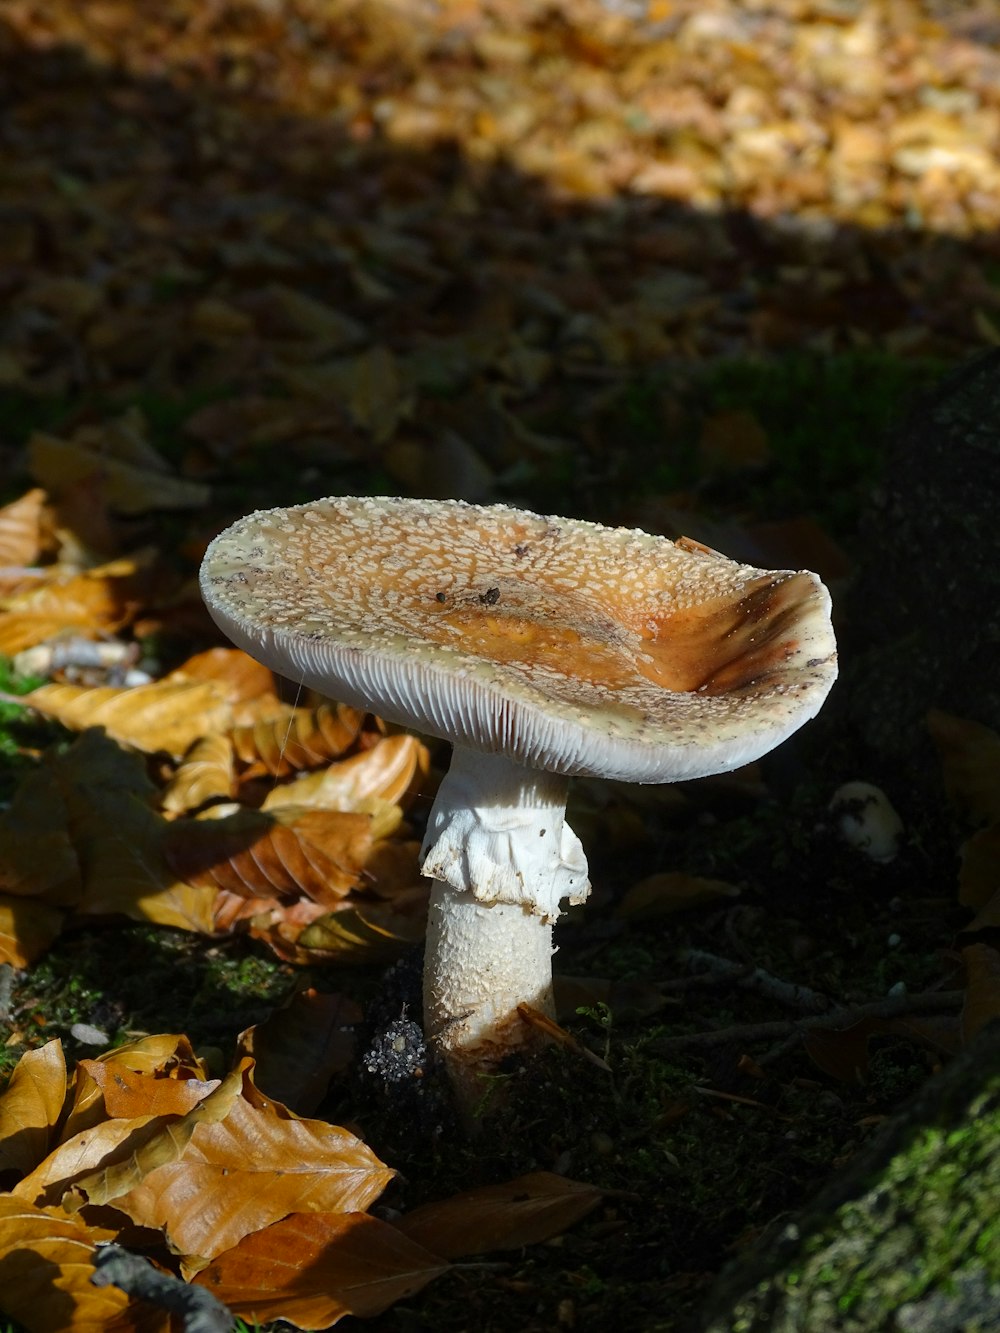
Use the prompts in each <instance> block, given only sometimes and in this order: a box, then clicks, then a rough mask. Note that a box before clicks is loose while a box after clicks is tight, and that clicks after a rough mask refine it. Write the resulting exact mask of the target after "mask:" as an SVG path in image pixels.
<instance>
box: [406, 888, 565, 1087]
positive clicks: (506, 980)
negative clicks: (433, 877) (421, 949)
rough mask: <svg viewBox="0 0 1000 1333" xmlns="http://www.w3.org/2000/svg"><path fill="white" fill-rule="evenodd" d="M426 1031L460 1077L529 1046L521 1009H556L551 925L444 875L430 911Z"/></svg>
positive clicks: (527, 912)
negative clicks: (461, 1071) (482, 898)
mask: <svg viewBox="0 0 1000 1333" xmlns="http://www.w3.org/2000/svg"><path fill="white" fill-rule="evenodd" d="M426 957H427V964H426V965H425V970H424V1026H425V1029H426V1035H427V1037H428V1038H429V1040H430V1041H431V1042H432V1043H433V1044H434V1047H435V1049H436V1050H437V1051H438V1053H439V1054H440V1055H442V1056H443V1057H444V1059H445V1062H446V1064H447V1065H448V1067H449V1069H450V1070H451V1072H452V1075H453V1076H455V1074H456V1067H457V1066H459V1065H468V1064H470V1063H472V1064H474V1065H475V1066H476V1067H477V1068H481V1069H483V1070H487V1069H489V1068H490V1067H492V1066H495V1065H496V1064H498V1063H499V1062H500V1061H501V1060H502V1059H503V1058H504V1056H506V1055H508V1054H510V1052H511V1051H512V1050H515V1049H516V1048H517V1047H518V1046H521V1045H523V1044H524V1042H525V1040H526V1039H527V1038H528V1036H529V1035H530V1029H528V1028H527V1026H526V1025H525V1024H524V1022H523V1020H522V1019H521V1018H520V1016H519V1015H518V1012H517V1006H518V1005H519V1004H530V1005H531V1006H532V1008H534V1009H539V1010H541V1012H542V1013H544V1014H547V1015H548V1016H549V1017H551V1016H552V1014H553V1007H552V925H551V923H550V922H547V921H544V920H543V919H542V918H541V917H540V916H536V915H535V914H534V913H533V912H529V911H527V910H526V909H525V908H523V907H518V906H514V905H511V904H510V903H492V904H489V905H487V904H485V903H481V902H479V901H478V900H477V899H476V898H475V897H474V896H473V895H472V894H471V893H459V892H457V891H456V890H455V889H453V888H452V887H451V885H450V884H443V883H442V882H441V881H440V880H438V881H437V882H436V883H435V884H434V887H433V889H432V891H431V901H430V906H429V908H428V913H427V955H426Z"/></svg>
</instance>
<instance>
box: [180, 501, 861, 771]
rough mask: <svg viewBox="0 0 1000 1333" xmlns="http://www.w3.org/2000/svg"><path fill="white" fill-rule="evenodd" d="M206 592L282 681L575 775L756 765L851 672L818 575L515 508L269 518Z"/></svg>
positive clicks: (439, 506)
mask: <svg viewBox="0 0 1000 1333" xmlns="http://www.w3.org/2000/svg"><path fill="white" fill-rule="evenodd" d="M201 587H202V594H203V596H204V598H205V602H206V604H207V606H208V609H209V611H210V613H211V614H212V616H213V617H214V619H215V621H216V622H217V624H218V625H219V626H220V628H221V629H223V630H224V631H225V633H226V634H227V635H228V636H229V637H230V638H231V639H232V640H233V642H235V643H237V644H238V645H239V646H240V647H242V648H245V649H246V651H247V652H248V653H250V654H251V655H252V656H254V657H256V658H258V659H259V660H260V661H262V662H264V663H266V664H267V665H268V666H270V667H272V668H273V669H274V670H276V671H278V672H280V673H281V674H282V675H285V676H288V677H289V678H291V679H292V680H294V681H296V682H299V683H302V684H305V685H310V686H312V687H313V688H315V689H318V690H320V691H322V692H323V693H325V694H328V695H332V696H334V697H335V698H338V699H340V700H342V701H343V702H345V703H348V704H353V705H355V706H358V707H364V708H370V709H372V710H373V711H375V712H377V713H379V714H380V715H381V716H382V717H384V718H386V719H388V720H389V721H393V722H398V723H401V724H402V725H404V726H408V727H414V728H416V729H417V730H420V731H424V732H427V733H429V734H431V735H435V736H440V737H443V738H445V739H447V740H450V741H453V742H455V743H456V744H458V745H464V746H467V747H469V748H471V749H474V750H480V751H487V752H502V753H505V754H507V755H509V756H510V757H511V758H513V759H515V760H516V761H517V762H519V763H522V764H524V765H526V766H529V767H534V768H541V769H547V770H549V771H552V772H557V773H566V774H592V775H596V776H601V777H610V778H619V779H624V780H626V781H632V782H674V781H677V780H679V779H683V778H695V777H703V776H705V775H706V774H709V773H718V772H722V771H725V770H727V769H731V768H736V767H738V766H739V765H741V764H745V763H748V762H750V761H751V760H753V759H757V758H759V757H760V756H761V755H762V754H765V753H767V751H769V750H770V749H772V748H773V747H774V746H776V745H778V744H780V742H781V741H783V740H784V739H785V738H786V737H787V736H788V735H789V734H790V733H791V732H793V731H795V730H796V728H798V727H799V726H801V725H802V723H803V722H805V721H807V720H808V719H809V718H811V717H812V716H814V714H815V713H816V712H817V711H818V710H819V708H820V705H821V704H822V702H823V700H824V699H825V698H826V695H827V693H828V692H829V690H830V687H831V686H832V684H833V682H834V680H835V678H836V674H837V667H836V660H837V659H836V644H835V641H834V636H833V630H832V627H831V624H830V597H829V594H828V593H827V590H826V588H825V587H824V586H823V584H822V583H820V581H819V579H818V578H817V577H816V575H815V574H810V573H808V572H799V573H794V572H791V571H787V570H782V571H778V572H774V571H770V572H769V571H765V570H760V569H754V568H752V567H751V566H749V565H743V564H737V563H736V562H735V561H732V560H728V559H726V557H725V556H721V555H719V554H718V553H717V552H715V551H711V550H709V549H708V548H707V547H704V546H701V545H699V544H698V543H695V542H691V541H688V540H687V539H685V538H681V539H680V541H678V542H673V541H670V540H669V539H668V538H665V537H655V536H651V535H649V534H648V533H645V532H640V531H637V530H631V529H624V528H607V527H603V526H601V525H600V524H597V523H587V522H582V521H579V520H574V519H563V518H544V517H540V516H539V515H537V514H532V513H528V512H527V511H525V510H520V509H512V508H508V507H507V506H506V505H489V506H480V505H471V504H466V503H464V502H463V501H459V500H410V499H389V498H384V497H376V498H355V497H343V498H332V499H326V500H317V501H314V502H312V503H310V504H305V505H296V506H294V507H292V508H289V509H271V510H264V511H262V512H259V513H256V514H250V515H249V516H248V517H246V518H243V519H240V520H239V522H237V523H234V524H233V526H232V527H230V528H228V529H227V530H226V531H225V532H223V533H222V534H221V535H220V536H218V537H217V538H216V539H215V540H214V541H213V542H212V544H211V545H210V546H209V548H208V551H207V553H206V555H205V560H204V563H203V565H202V570H201Z"/></svg>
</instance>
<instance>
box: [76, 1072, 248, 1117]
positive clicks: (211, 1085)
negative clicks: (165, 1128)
mask: <svg viewBox="0 0 1000 1333" xmlns="http://www.w3.org/2000/svg"><path fill="white" fill-rule="evenodd" d="M79 1067H80V1068H81V1069H83V1070H84V1071H85V1072H86V1073H87V1074H89V1075H90V1077H91V1078H92V1079H93V1080H94V1082H95V1083H96V1085H97V1087H98V1088H99V1089H100V1091H101V1093H102V1094H103V1097H104V1107H105V1110H106V1111H107V1113H108V1115H109V1117H110V1118H111V1119H112V1120H132V1119H136V1118H137V1117H139V1116H144V1115H151V1116H165V1115H177V1116H181V1115H187V1113H188V1111H193V1110H194V1108H195V1107H196V1106H197V1105H198V1104H199V1102H203V1101H204V1100H205V1098H206V1097H207V1096H208V1094H209V1093H210V1092H214V1091H215V1089H216V1088H217V1087H219V1085H220V1082H221V1080H220V1079H217V1078H214V1079H207V1080H204V1081H202V1080H201V1079H190V1078H189V1079H179V1078H157V1077H156V1075H155V1074H141V1073H136V1072H135V1071H133V1070H131V1069H127V1068H125V1066H124V1065H122V1064H121V1063H120V1062H117V1061H116V1062H114V1063H111V1062H110V1061H109V1062H102V1061H100V1060H81V1061H80V1062H79Z"/></svg>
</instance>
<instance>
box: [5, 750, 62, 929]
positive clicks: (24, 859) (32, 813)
mask: <svg viewBox="0 0 1000 1333" xmlns="http://www.w3.org/2000/svg"><path fill="white" fill-rule="evenodd" d="M68 823H69V815H68V811H67V807H66V801H65V799H64V797H63V793H62V790H61V789H60V786H59V782H58V780H57V778H56V776H55V774H54V772H53V771H52V768H51V766H50V765H48V764H46V763H43V764H40V765H39V766H38V767H37V768H35V769H32V770H31V771H30V772H29V773H27V774H26V776H25V777H24V778H22V780H21V782H20V783H19V785H18V787H17V790H16V791H15V792H14V796H13V799H12V801H11V803H10V806H9V807H8V809H6V810H5V811H4V812H3V814H0V891H2V892H4V893H12V894H17V895H20V894H23V895H26V896H27V895H30V896H32V897H39V898H44V900H45V902H46V903H48V904H50V905H52V906H56V907H66V906H71V905H73V904H74V903H76V902H78V901H79V898H80V891H81V887H82V881H81V877H80V863H79V859H78V857H77V854H76V848H75V847H74V845H73V840H72V838H71V837H70V833H69V827H68Z"/></svg>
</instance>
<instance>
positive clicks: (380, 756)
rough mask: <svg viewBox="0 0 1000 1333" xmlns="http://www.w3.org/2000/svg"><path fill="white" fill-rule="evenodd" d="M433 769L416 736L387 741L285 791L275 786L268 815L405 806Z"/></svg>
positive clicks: (386, 738)
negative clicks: (296, 809)
mask: <svg viewBox="0 0 1000 1333" xmlns="http://www.w3.org/2000/svg"><path fill="white" fill-rule="evenodd" d="M429 767H430V756H429V755H428V752H427V747H426V746H425V745H424V744H423V742H422V741H419V740H417V738H416V736H408V735H399V736H384V737H382V739H381V740H380V741H379V742H378V744H377V745H374V746H372V748H371V749H370V750H362V751H361V753H360V754H355V755H352V756H351V757H350V759H342V760H341V761H340V762H339V763H335V764H331V765H330V766H329V768H324V769H322V770H321V771H320V772H318V773H309V774H307V775H306V776H305V777H301V778H297V779H296V781H295V782H290V783H288V784H287V785H286V786H283V787H275V788H274V790H273V791H272V792H270V793H269V794H268V796H267V798H266V799H265V801H264V804H263V807H262V808H263V809H264V810H269V811H273V810H279V809H281V808H282V806H286V805H297V806H309V807H311V808H312V809H317V810H319V809H322V810H342V811H364V810H366V809H369V808H370V803H371V802H372V801H373V800H379V801H382V802H385V801H391V802H393V803H396V802H400V801H402V800H403V799H404V797H405V796H406V795H407V793H408V792H409V791H410V790H411V788H414V787H416V786H418V785H419V784H420V783H421V782H422V781H423V779H425V778H426V775H427V771H428V768H429Z"/></svg>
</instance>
